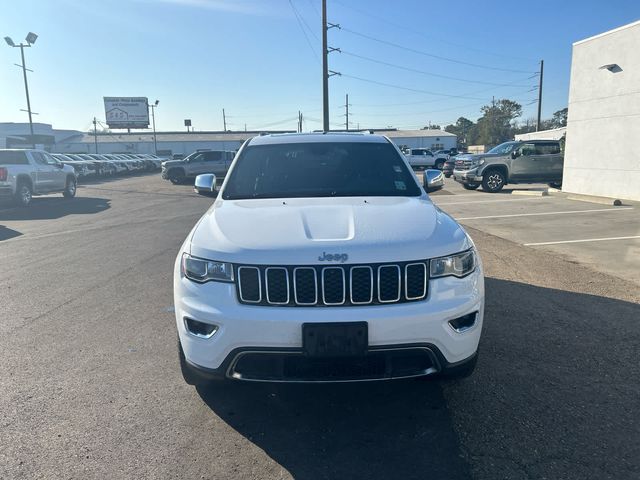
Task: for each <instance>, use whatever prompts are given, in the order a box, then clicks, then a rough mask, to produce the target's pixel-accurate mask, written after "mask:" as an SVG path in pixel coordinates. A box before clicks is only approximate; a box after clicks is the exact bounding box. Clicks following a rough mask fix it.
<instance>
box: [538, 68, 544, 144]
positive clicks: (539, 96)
mask: <svg viewBox="0 0 640 480" xmlns="http://www.w3.org/2000/svg"><path fill="white" fill-rule="evenodd" d="M543 74H544V60H540V83H539V85H538V123H536V132H537V131H539V130H540V120H541V119H540V117H541V116H542V77H543Z"/></svg>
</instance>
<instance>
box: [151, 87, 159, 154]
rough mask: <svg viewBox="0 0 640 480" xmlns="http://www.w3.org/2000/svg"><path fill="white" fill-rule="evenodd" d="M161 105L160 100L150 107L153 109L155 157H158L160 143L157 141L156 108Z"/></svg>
mask: <svg viewBox="0 0 640 480" xmlns="http://www.w3.org/2000/svg"><path fill="white" fill-rule="evenodd" d="M159 103H160V100H156V102H155V103H154V104H153V105H149V106H150V107H151V119H152V122H153V153H154V154H155V155H158V142H157V140H156V108H157V107H158V104H159Z"/></svg>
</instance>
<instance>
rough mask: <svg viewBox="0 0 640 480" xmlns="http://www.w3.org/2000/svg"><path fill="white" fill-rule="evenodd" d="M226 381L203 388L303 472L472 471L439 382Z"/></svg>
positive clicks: (384, 475) (402, 474) (454, 474)
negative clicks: (455, 430) (293, 382)
mask: <svg viewBox="0 0 640 480" xmlns="http://www.w3.org/2000/svg"><path fill="white" fill-rule="evenodd" d="M220 387H221V386H220V385H219V386H218V387H216V384H213V385H212V386H211V387H205V388H199V389H198V393H199V394H200V396H201V398H202V399H203V400H204V401H205V402H206V404H207V405H208V406H209V407H210V408H211V410H213V411H214V412H215V413H216V415H218V416H219V417H220V418H221V419H222V420H223V421H225V422H226V423H227V424H229V425H230V426H231V427H233V428H234V429H236V430H237V431H238V432H239V433H241V434H242V435H243V436H245V437H246V438H247V439H249V440H250V441H252V442H253V443H255V444H256V445H257V446H258V447H260V448H261V449H263V450H264V451H265V452H266V453H267V454H268V455H269V456H270V457H271V458H273V459H274V460H275V461H276V462H277V463H278V464H279V465H281V466H282V467H283V468H285V469H287V470H288V471H289V473H290V474H291V475H292V476H293V477H294V478H296V479H305V480H309V479H334V478H348V479H385V480H386V479H390V478H402V479H412V478H416V479H417V478H421V479H422V478H429V479H432V480H436V479H447V480H455V479H467V478H470V477H469V472H468V469H467V465H466V464H465V463H464V461H463V460H462V459H461V458H460V456H459V455H458V453H459V449H458V444H457V439H456V436H455V434H454V431H453V428H452V425H451V419H450V416H449V412H448V410H447V406H446V403H445V401H444V398H443V396H442V391H441V387H440V385H439V383H438V382H436V381H429V380H427V381H421V380H399V381H391V382H372V383H367V382H365V383H354V384H311V385H304V384H299V385H295V384H262V383H247V384H245V383H232V382H229V383H225V384H224V386H223V388H220Z"/></svg>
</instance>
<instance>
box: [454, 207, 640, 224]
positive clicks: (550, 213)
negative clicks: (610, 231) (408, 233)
mask: <svg viewBox="0 0 640 480" xmlns="http://www.w3.org/2000/svg"><path fill="white" fill-rule="evenodd" d="M622 210H633V207H623V208H619V207H618V208H616V207H611V208H597V209H594V210H566V211H564V212H541V213H515V214H510V215H487V216H485V217H461V218H456V220H458V221H462V220H484V219H489V218H510V217H534V216H538V215H569V214H572V213H594V212H620V211H622Z"/></svg>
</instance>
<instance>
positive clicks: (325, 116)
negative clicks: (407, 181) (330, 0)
mask: <svg viewBox="0 0 640 480" xmlns="http://www.w3.org/2000/svg"><path fill="white" fill-rule="evenodd" d="M327 30H328V28H327V0H322V129H323V130H324V131H325V132H328V131H329V59H328V58H327V56H328V55H329V50H328V49H327ZM23 63H24V62H23ZM25 78H27V77H26V74H25Z"/></svg>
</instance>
